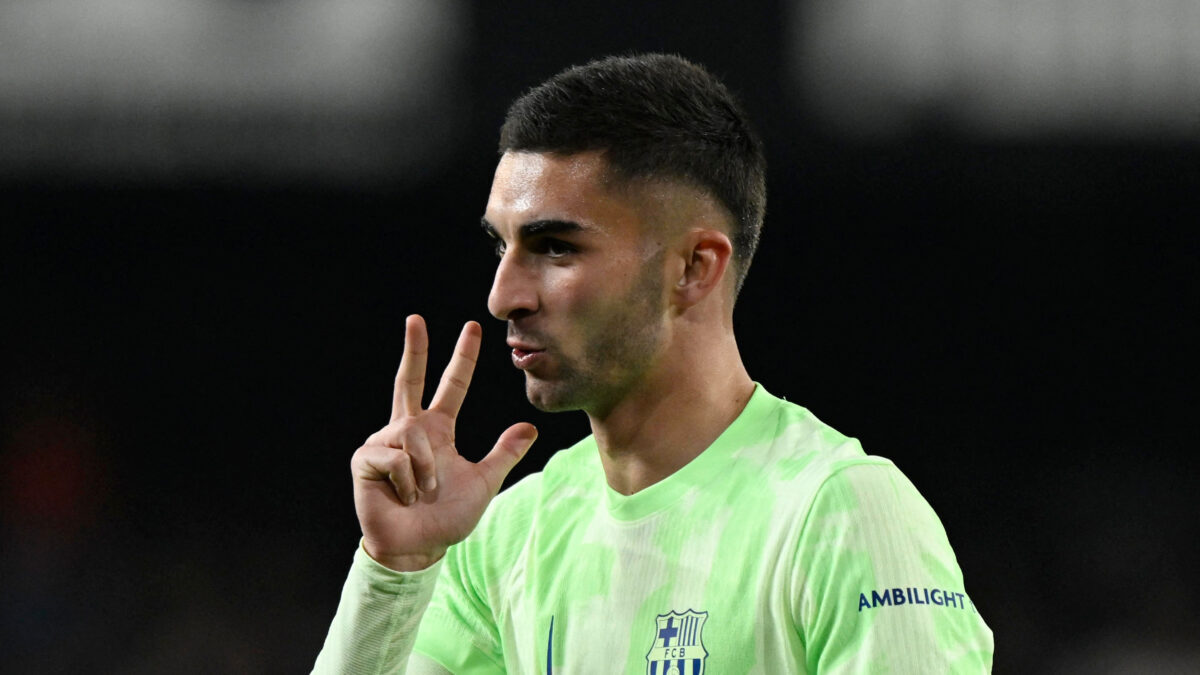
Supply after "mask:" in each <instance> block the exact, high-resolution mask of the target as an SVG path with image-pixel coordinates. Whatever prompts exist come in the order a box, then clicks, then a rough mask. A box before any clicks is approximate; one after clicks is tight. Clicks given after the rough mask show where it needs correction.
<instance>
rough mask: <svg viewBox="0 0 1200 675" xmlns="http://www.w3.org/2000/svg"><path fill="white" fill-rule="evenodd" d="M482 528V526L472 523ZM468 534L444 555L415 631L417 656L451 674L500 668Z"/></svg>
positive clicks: (481, 673)
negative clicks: (428, 600)
mask: <svg viewBox="0 0 1200 675" xmlns="http://www.w3.org/2000/svg"><path fill="white" fill-rule="evenodd" d="M478 529H482V528H477V531H478ZM477 537H478V535H476V534H474V533H473V534H472V536H471V537H468V538H467V539H466V540H464V541H463V542H460V543H458V544H455V545H454V546H451V547H450V550H449V551H447V553H446V557H445V558H444V559H443V567H442V572H441V577H440V579H439V582H438V585H437V589H436V591H435V593H434V595H433V599H432V601H431V603H430V606H429V611H428V613H427V614H426V616H425V620H424V621H422V622H421V628H420V631H419V632H418V634H417V644H416V651H417V653H418V655H419V656H421V657H423V658H427V659H429V660H430V661H432V662H436V663H438V664H440V665H441V666H442V667H443V668H445V669H446V670H448V671H449V672H452V673H455V675H484V674H493V673H504V672H505V668H504V657H503V654H502V651H501V649H500V643H501V641H500V633H499V628H498V626H497V622H496V619H495V614H494V613H493V611H492V609H491V607H490V603H489V600H488V594H487V590H486V584H485V583H484V582H483V580H481V579H478V578H477V577H476V576H475V575H476V574H479V573H481V572H480V570H482V569H485V566H484V565H482V564H481V563H482V560H479V559H478V558H480V557H481V556H483V555H484V553H483V551H482V547H479V550H477V547H476V546H475V544H476V543H477V542H476V538H477Z"/></svg>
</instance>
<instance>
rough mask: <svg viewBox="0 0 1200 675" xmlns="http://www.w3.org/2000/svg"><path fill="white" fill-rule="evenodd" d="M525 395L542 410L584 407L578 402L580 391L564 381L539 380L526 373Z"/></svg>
mask: <svg viewBox="0 0 1200 675" xmlns="http://www.w3.org/2000/svg"><path fill="white" fill-rule="evenodd" d="M525 397H526V398H528V399H529V402H530V403H532V404H533V407H535V408H537V409H538V410H541V411H542V412H567V411H569V410H580V409H582V408H583V406H582V405H580V404H579V403H578V392H577V391H572V387H570V386H569V385H567V384H566V383H563V382H548V381H546V380H539V379H537V378H535V377H533V376H532V375H529V374H528V373H526V374H525Z"/></svg>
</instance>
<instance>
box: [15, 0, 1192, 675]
mask: <svg viewBox="0 0 1200 675" xmlns="http://www.w3.org/2000/svg"><path fill="white" fill-rule="evenodd" d="M485 4H486V5H487V6H485ZM491 4H492V3H480V5H479V6H478V7H472V8H470V10H469V12H468V15H469V16H468V18H469V21H468V24H467V25H468V26H469V44H468V45H466V46H464V47H463V49H464V53H465V56H464V57H463V58H464V59H465V60H464V63H465V66H464V70H463V72H464V77H463V80H462V85H461V88H460V89H459V90H458V95H457V97H456V101H457V104H458V106H459V110H458V112H457V114H458V115H459V117H458V119H459V120H460V121H459V122H458V124H457V130H456V131H455V139H456V140H455V141H454V142H453V143H448V144H447V146H446V150H445V153H444V154H445V155H446V156H445V157H443V158H442V159H441V160H440V161H438V162H435V163H431V166H430V168H429V169H428V170H427V171H418V172H417V174H416V177H415V178H414V177H412V176H411V175H409V176H408V177H406V178H404V179H402V180H399V179H398V180H395V181H387V180H381V181H377V182H374V183H371V184H368V185H356V184H354V183H353V182H352V181H350V182H347V181H337V180H326V179H319V178H318V179H313V178H306V177H304V176H298V175H296V174H294V173H292V174H289V173H286V172H283V173H281V174H280V175H270V174H269V173H268V175H266V176H264V175H263V174H261V173H254V174H245V173H243V172H242V171H240V170H239V169H238V168H237V167H229V168H228V170H222V169H220V168H218V169H216V170H213V169H211V168H210V169H208V170H202V171H196V172H191V173H183V174H179V173H174V174H171V175H169V176H166V177H158V178H156V177H155V176H153V175H135V176H133V177H132V178H130V177H128V176H126V177H122V178H120V179H113V178H111V177H108V176H105V175H104V174H103V173H102V172H101V173H99V174H97V173H88V174H79V173H73V172H71V171H70V170H69V167H62V166H56V165H54V164H50V165H49V166H46V165H39V166H30V167H26V168H22V167H21V166H16V168H13V165H12V164H10V165H9V168H8V170H7V172H6V173H4V174H0V190H2V195H3V209H4V215H2V216H0V220H2V221H3V222H4V225H3V228H2V232H3V234H0V251H2V255H3V267H2V268H0V280H2V284H3V285H2V288H3V295H2V302H3V305H2V306H0V310H2V312H3V313H2V315H0V316H3V317H4V325H5V328H4V331H3V334H4V335H5V336H6V339H5V343H6V344H7V346H6V347H5V348H4V349H3V351H2V352H0V378H2V380H0V396H2V399H0V401H2V403H3V411H2V417H0V424H2V425H3V426H2V432H3V436H2V443H3V446H2V455H0V469H2V470H3V474H2V476H0V480H2V482H0V486H2V488H3V500H4V501H3V514H4V518H3V537H4V538H3V558H2V560H0V564H2V568H0V574H2V579H3V581H2V589H0V590H2V594H3V597H2V600H0V606H2V608H3V609H2V610H0V616H2V619H3V625H0V631H2V636H3V647H4V654H5V657H4V660H5V661H7V662H9V663H10V664H12V666H11V667H13V668H14V670H13V671H12V672H80V671H84V670H87V671H89V672H129V673H143V672H145V673H150V672H299V671H305V672H306V670H307V668H309V667H310V666H311V663H312V661H313V659H314V658H315V656H316V653H317V651H318V650H319V648H320V645H321V642H322V640H323V638H324V634H325V629H326V628H327V626H328V622H329V620H330V619H331V618H332V616H333V611H334V608H335V606H336V603H337V599H338V594H339V591H340V587H341V583H342V580H343V578H344V575H345V572H346V569H347V568H348V565H349V563H350V558H351V555H352V553H353V551H354V546H355V544H356V541H357V538H358V527H357V521H356V519H355V517H354V510H353V503H352V500H351V492H350V480H349V472H348V462H349V457H350V455H351V454H352V452H353V451H354V449H355V448H356V447H357V446H358V445H359V444H360V443H361V442H362V440H363V439H364V438H365V437H366V436H367V435H368V434H369V433H371V432H372V431H374V430H375V429H376V428H378V427H379V426H381V425H382V424H383V423H384V422H385V421H386V415H387V412H388V408H389V404H390V390H391V377H392V374H393V372H394V369H395V367H396V364H397V362H398V360H399V357H400V353H401V350H402V343H403V322H404V317H405V316H406V315H407V314H409V313H412V312H419V313H421V314H423V315H424V316H425V317H426V318H427V320H428V322H429V326H430V331H431V335H432V340H433V352H432V361H431V366H430V369H431V371H433V372H439V371H440V368H441V365H442V364H444V363H445V359H446V357H447V354H448V352H449V350H450V347H451V345H452V342H453V339H454V336H455V335H456V334H457V331H458V328H459V327H460V326H461V323H462V322H463V321H465V320H468V319H475V320H478V321H480V322H481V323H482V324H483V326H484V354H483V356H482V358H481V361H480V366H479V369H478V371H477V373H476V377H475V383H474V385H473V388H472V393H471V395H470V397H469V398H468V401H467V404H466V407H465V409H464V411H463V414H462V416H461V419H462V420H463V423H462V425H461V427H460V429H459V435H460V439H461V444H460V448H461V449H462V451H463V452H464V454H467V455H470V456H476V457H477V456H480V455H481V454H482V452H483V451H485V450H486V449H487V448H490V447H491V444H492V442H493V440H494V438H495V436H496V435H497V434H498V433H499V432H500V431H501V430H502V429H503V428H504V427H505V426H507V425H508V424H511V423H512V422H515V421H520V420H528V421H532V422H534V423H535V424H537V425H538V426H539V428H540V429H541V431H542V436H541V439H540V440H539V442H538V443H537V445H536V446H535V448H534V450H533V451H532V453H531V455H530V456H529V457H528V458H527V459H526V460H525V461H524V462H523V463H522V464H521V465H520V466H519V467H518V469H517V471H516V474H514V476H517V475H522V474H523V473H524V472H529V471H534V470H537V469H538V468H539V466H540V465H541V464H542V463H543V462H544V461H545V460H546V458H547V457H548V456H549V454H550V453H551V452H553V451H554V450H555V449H557V448H560V447H564V446H566V445H569V444H571V443H573V442H574V441H575V440H576V439H577V438H579V437H580V436H581V435H583V434H586V433H587V425H586V419H585V418H584V417H583V415H582V414H565V415H559V416H547V415H544V414H542V413H539V412H537V411H535V410H534V409H533V408H532V407H531V406H529V405H528V403H526V402H525V400H524V398H523V396H522V385H521V382H522V376H521V374H520V373H519V372H517V371H515V370H514V369H512V367H511V365H510V364H509V361H508V355H507V350H506V348H505V347H504V346H503V344H502V335H503V330H502V324H500V323H499V322H497V321H495V320H494V319H491V318H490V317H489V316H488V315H487V311H486V307H485V298H486V293H487V289H488V286H489V283H490V279H491V272H492V270H493V268H494V258H493V257H492V255H491V252H490V250H489V247H488V245H487V242H486V241H484V239H483V238H482V237H481V236H480V235H479V232H478V229H477V227H476V223H477V221H478V218H479V216H480V214H481V213H482V210H483V206H484V204H485V201H486V196H487V190H488V186H489V184H490V180H491V172H492V169H493V168H494V164H495V160H496V155H495V152H494V145H495V133H496V130H497V129H498V127H499V124H500V121H501V119H502V117H503V112H504V109H505V108H506V106H507V104H508V102H509V101H511V99H512V98H513V97H515V96H516V95H518V94H519V93H520V92H521V91H522V90H523V89H524V88H526V87H527V86H530V85H532V84H535V83H536V82H538V81H540V80H542V79H544V78H545V77H547V76H549V75H550V74H552V73H554V72H555V71H557V70H559V69H560V68H562V67H564V66H566V65H569V64H572V63H577V62H581V61H585V60H587V59H589V58H591V57H594V56H597V55H602V54H607V53H612V52H621V51H627V50H630V49H654V50H669V51H678V52H680V53H682V54H685V55H687V56H688V57H690V58H692V59H694V60H696V61H699V62H701V63H704V64H706V65H707V66H708V67H709V68H710V69H711V70H712V71H713V72H715V73H717V74H718V75H720V76H721V77H723V78H724V79H725V80H726V81H727V82H728V83H729V85H730V86H731V88H733V89H734V90H735V91H737V92H738V93H739V95H740V96H741V97H742V99H743V100H744V102H745V104H746V107H747V108H748V109H749V111H750V112H751V115H752V117H753V118H754V119H755V120H756V121H757V123H758V126H759V128H760V130H761V132H762V134H763V136H764V139H765V142H766V146H767V148H768V157H769V162H770V167H771V168H770V177H769V190H770V197H769V203H768V217H767V224H766V229H765V231H764V235H763V242H762V248H761V249H760V252H759V254H758V258H757V260H756V262H755V265H754V267H753V268H752V270H751V273H750V277H749V280H748V283H747V285H746V287H745V290H744V292H743V294H742V297H741V300H740V303H739V306H738V311H737V315H736V317H735V319H736V324H737V330H738V335H739V342H740V344H741V346H742V351H743V356H744V358H745V361H746V362H747V366H748V368H749V370H750V372H751V374H752V375H753V376H754V377H755V378H756V379H757V380H758V381H760V382H762V383H763V384H764V385H765V386H766V387H767V388H768V389H769V390H770V391H772V392H773V393H775V394H777V395H783V396H786V397H787V398H788V399H790V400H793V401H796V402H799V403H801V404H802V405H804V406H806V407H808V408H809V409H811V410H812V411H814V412H815V413H816V414H817V415H818V416H820V417H821V418H822V419H823V420H825V421H826V422H829V423H830V424H832V425H833V426H835V427H836V428H838V429H839V430H841V431H843V432H844V433H847V434H849V435H852V436H855V437H857V438H859V439H860V440H861V441H862V442H863V445H864V447H865V448H866V449H867V450H868V452H871V453H873V454H878V455H883V456H886V457H889V458H891V459H893V460H894V461H895V462H896V463H897V464H898V465H899V466H900V467H901V468H902V469H903V470H904V471H905V473H906V474H907V475H908V476H909V477H910V478H911V479H912V480H913V482H914V483H915V484H916V485H917V487H918V488H919V489H920V490H921V492H922V493H923V494H924V495H925V496H926V498H927V499H928V500H929V501H930V503H931V504H932V505H933V507H934V508H935V510H936V511H937V512H938V514H939V515H940V516H941V518H942V521H943V523H944V524H945V527H946V529H947V532H948V534H949V536H950V539H951V542H952V543H953V544H954V546H955V550H956V552H957V555H958V558H959V562H960V564H961V567H962V569H963V572H964V575H965V578H966V584H967V589H968V591H969V593H970V595H971V596H972V599H973V600H974V602H975V605H976V606H977V607H978V608H979V610H980V611H981V613H982V614H983V615H984V617H985V618H986V620H987V621H988V623H989V625H990V626H991V627H992V629H993V630H994V632H995V637H996V646H997V654H996V672H1022V673H1024V672H1093V673H1096V672H1138V671H1141V672H1148V671H1151V670H1153V671H1157V672H1173V669H1178V671H1179V672H1185V671H1187V670H1189V669H1191V668H1194V667H1196V665H1197V664H1198V663H1200V648H1198V647H1197V643H1196V640H1195V636H1196V635H1197V634H1200V622H1198V620H1197V618H1196V617H1197V614H1196V612H1195V607H1196V603H1197V601H1200V587H1198V586H1200V581H1198V579H1197V574H1196V572H1197V570H1200V547H1198V546H1197V542H1198V541H1200V516H1198V512H1197V505H1198V502H1197V499H1196V497H1195V493H1194V490H1195V484H1196V479H1197V476H1198V472H1197V464H1198V462H1197V460H1196V457H1195V453H1194V451H1195V439H1196V434H1195V431H1194V418H1195V414H1196V413H1195V404H1196V397H1195V395H1194V393H1193V386H1194V378H1195V372H1196V371H1195V368H1194V367H1193V363H1192V362H1193V352H1194V350H1195V345H1196V341H1197V338H1198V337H1200V330H1198V328H1200V327H1198V325H1197V319H1196V316H1197V303H1196V300H1197V294H1196V262H1197V256H1196V247H1195V236H1194V234H1193V231H1194V229H1195V227H1196V223H1197V222H1198V220H1197V216H1198V215H1200V209H1198V208H1197V199H1196V196H1195V195H1196V190H1197V188H1200V168H1198V164H1197V161H1198V160H1200V146H1198V145H1197V143H1196V142H1195V141H1194V140H1188V139H1186V138H1185V139H1168V140H1162V139H1161V138H1142V139H1139V138H1137V137H1132V138H1131V137H1127V136H1121V135H1114V136H1111V137H1110V136H1104V135H1089V136H1083V137H1071V136H1066V137H1064V136H1055V135H1049V136H1030V137H1018V138H1009V139H997V138H980V137H978V136H974V135H972V134H969V133H964V132H963V131H962V130H961V129H958V128H956V127H955V125H953V124H942V123H939V119H938V118H937V117H936V115H935V116H934V117H933V118H931V119H929V120H926V121H924V122H922V123H921V124H918V125H917V126H916V127H914V128H912V129H911V130H910V131H909V132H908V133H905V134H901V135H898V136H893V137H889V138H874V139H864V138H861V137H855V136H853V135H847V134H844V133H837V132H835V131H832V130H831V127H830V125H829V123H828V122H827V121H825V120H822V119H819V117H818V116H817V115H816V114H814V112H813V109H812V106H811V105H809V101H808V100H807V99H806V97H805V95H804V93H803V92H798V91H796V90H795V89H794V88H792V87H790V86H789V85H788V83H787V82H786V81H784V78H783V77H782V76H781V75H780V70H781V68H782V66H781V65H780V64H781V63H782V61H783V59H784V55H785V54H786V53H787V52H788V45H787V42H788V40H789V37H788V35H787V31H786V29H785V27H784V25H783V23H782V22H781V21H780V20H779V17H780V16H781V14H783V12H784V8H782V7H774V6H769V5H765V6H763V7H762V8H759V9H747V8H745V7H742V6H741V5H740V4H739V3H732V2H719V3H715V4H713V5H712V6H711V8H710V9H708V10H706V11H705V12H704V13H703V16H695V15H694V14H691V13H688V12H687V11H685V10H684V8H683V7H682V6H681V5H677V4H672V3H667V4H665V5H663V8H662V9H659V10H655V9H653V8H641V9H640V10H639V11H642V12H643V13H645V15H646V16H644V17H643V18H642V19H641V20H640V21H638V22H637V25H636V26H633V27H630V26H629V25H627V24H628V23H629V22H628V17H627V16H624V15H623V13H622V12H621V11H619V8H616V9H614V8H612V7H611V6H610V7H608V8H607V9H605V10H603V11H601V10H594V11H593V10H588V9H582V8H579V7H573V8H572V9H570V10H566V9H557V10H556V9H546V8H542V7H536V8H535V7H534V6H532V4H531V3H529V4H526V3H517V4H515V5H508V6H506V7H505V8H504V9H500V8H498V7H491V6H490V5H491ZM1193 138H1195V137H1193ZM403 151H404V149H403V148H402V147H397V148H396V152H403ZM6 670H7V667H6ZM1192 672H1194V671H1192Z"/></svg>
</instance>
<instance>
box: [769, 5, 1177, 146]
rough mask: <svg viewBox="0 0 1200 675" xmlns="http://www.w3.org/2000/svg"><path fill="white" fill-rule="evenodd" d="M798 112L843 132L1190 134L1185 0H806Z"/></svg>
mask: <svg viewBox="0 0 1200 675" xmlns="http://www.w3.org/2000/svg"><path fill="white" fill-rule="evenodd" d="M793 7H794V9H795V11H794V12H793V18H794V21H793V26H794V28H795V32H796V34H795V36H794V38H795V39H794V40H793V41H792V44H793V45H794V47H795V52H794V65H795V74H796V77H797V79H798V81H799V83H800V84H801V87H802V91H803V92H804V97H805V99H806V101H805V102H806V104H807V105H808V106H809V107H810V108H811V109H813V110H814V111H815V112H816V113H817V115H818V116H819V117H820V118H822V119H823V120H825V121H826V122H828V123H830V124H831V126H833V127H834V128H836V129H839V130H841V131H842V132H844V133H847V134H849V135H854V136H865V137H885V138H886V137H897V136H904V135H907V134H909V133H912V132H913V131H917V130H928V129H929V128H930V127H936V128H939V129H948V130H951V131H955V132H961V133H962V134H963V135H966V136H970V137H976V138H1028V137H1046V136H1056V137H1063V136H1066V137H1078V138H1092V139H1110V138H1115V139H1139V140H1178V139H1190V140H1196V139H1200V3H1198V2H1195V1H1194V0H888V1H884V0H811V1H809V2H797V3H795V4H794V5H793Z"/></svg>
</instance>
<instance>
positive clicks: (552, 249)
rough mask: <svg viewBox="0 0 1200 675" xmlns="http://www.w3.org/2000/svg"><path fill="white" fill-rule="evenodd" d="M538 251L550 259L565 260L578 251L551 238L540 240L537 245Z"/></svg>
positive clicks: (565, 243) (563, 242)
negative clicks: (564, 258)
mask: <svg viewBox="0 0 1200 675" xmlns="http://www.w3.org/2000/svg"><path fill="white" fill-rule="evenodd" d="M536 249H537V252H538V253H541V254H543V255H545V256H546V257H548V258H563V257H565V256H568V255H570V254H572V253H575V252H576V251H577V250H578V249H576V248H575V247H574V246H572V245H570V244H568V243H567V242H565V241H562V240H560V239H552V238H549V237H546V238H544V239H540V240H539V241H538V243H537V247H536Z"/></svg>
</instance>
